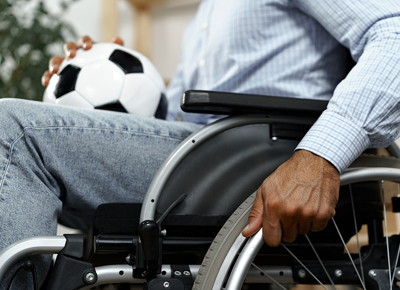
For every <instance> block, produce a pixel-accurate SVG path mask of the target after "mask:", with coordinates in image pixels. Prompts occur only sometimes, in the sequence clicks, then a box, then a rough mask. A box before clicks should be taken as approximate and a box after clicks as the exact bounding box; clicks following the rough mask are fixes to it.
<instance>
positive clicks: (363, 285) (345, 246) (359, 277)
mask: <svg viewBox="0 0 400 290" xmlns="http://www.w3.org/2000/svg"><path fill="white" fill-rule="evenodd" d="M332 222H333V224H334V226H335V228H336V231H337V233H338V235H339V237H340V239H341V241H342V244H343V246H344V248H345V250H346V252H347V255H348V256H349V259H350V261H351V263H352V264H353V267H354V270H355V271H356V274H357V276H358V279H359V280H360V283H361V285H362V287H363V289H364V290H366V288H365V283H364V281H363V280H362V279H361V276H360V273H359V272H358V269H357V267H356V264H355V263H354V260H353V258H352V257H351V255H350V252H349V248H348V247H347V245H346V243H345V242H344V239H343V236H342V234H341V233H340V230H339V227H338V226H337V224H336V222H335V219H334V218H332Z"/></svg>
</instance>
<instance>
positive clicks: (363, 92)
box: [167, 0, 400, 171]
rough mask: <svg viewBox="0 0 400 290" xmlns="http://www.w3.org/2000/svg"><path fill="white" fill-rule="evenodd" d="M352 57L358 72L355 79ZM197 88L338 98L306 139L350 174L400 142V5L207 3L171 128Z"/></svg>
mask: <svg viewBox="0 0 400 290" xmlns="http://www.w3.org/2000/svg"><path fill="white" fill-rule="evenodd" d="M347 50H350V52H351V55H352V57H353V59H354V60H355V61H356V62H357V65H356V66H355V67H354V68H353V69H352V70H351V71H350V73H349V74H347V73H348V69H347V64H346V61H345V59H346V55H347ZM188 89H205V90H216V91H232V92H241V93H253V94H266V95H274V96H283V97H284V96H288V97H298V98H314V99H323V100H328V99H330V102H329V105H328V108H327V110H326V111H325V112H324V113H323V114H322V115H321V117H320V118H319V120H318V121H317V122H316V123H315V125H314V126H313V127H312V128H311V130H310V131H309V132H308V133H307V135H306V136H305V137H304V138H303V140H302V141H301V142H300V144H299V145H298V147H297V148H298V149H306V150H309V151H311V152H314V153H316V154H318V155H320V156H322V157H324V158H325V159H327V160H329V161H330V162H331V163H332V164H333V165H334V166H335V167H336V168H337V169H338V170H339V171H342V170H343V169H345V168H346V167H347V166H349V165H350V164H351V162H352V161H353V160H354V159H355V158H357V156H358V155H359V154H361V153H362V152H363V151H364V150H365V149H366V148H368V147H379V146H386V145H388V144H390V143H391V142H393V141H394V140H395V139H396V138H397V137H398V135H399V122H400V116H399V113H400V104H399V100H400V2H399V0H352V1H348V0H335V1H332V0H203V1H202V2H201V4H200V6H199V9H198V13H197V14H196V16H195V18H194V19H193V21H192V22H191V23H190V25H189V27H188V28H187V30H186V32H185V35H184V38H183V43H182V55H181V64H180V65H179V68H178V71H177V74H176V76H175V78H174V79H173V81H172V82H171V85H170V87H169V89H168V92H167V95H168V98H169V102H170V110H169V116H168V118H169V119H175V120H184V121H190V122H196V123H200V124H206V123H209V122H211V121H212V120H214V119H215V118H216V117H215V116H212V115H199V114H186V113H183V112H182V111H181V110H180V108H179V101H180V98H181V96H182V93H183V92H184V91H185V90H188Z"/></svg>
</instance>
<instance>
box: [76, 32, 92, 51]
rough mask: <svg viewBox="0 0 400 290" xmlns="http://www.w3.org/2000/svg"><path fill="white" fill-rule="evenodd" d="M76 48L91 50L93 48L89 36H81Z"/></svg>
mask: <svg viewBox="0 0 400 290" xmlns="http://www.w3.org/2000/svg"><path fill="white" fill-rule="evenodd" d="M78 46H79V47H82V48H83V49H84V50H88V49H91V48H92V46H93V40H92V39H91V38H90V36H87V35H85V36H82V37H81V38H79V40H78Z"/></svg>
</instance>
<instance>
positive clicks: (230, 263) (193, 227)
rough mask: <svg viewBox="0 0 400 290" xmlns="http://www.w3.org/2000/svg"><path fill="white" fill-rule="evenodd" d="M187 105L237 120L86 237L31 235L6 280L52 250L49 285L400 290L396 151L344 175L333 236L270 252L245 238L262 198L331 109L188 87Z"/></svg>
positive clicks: (4, 265)
mask: <svg viewBox="0 0 400 290" xmlns="http://www.w3.org/2000/svg"><path fill="white" fill-rule="evenodd" d="M181 105H182V108H183V110H185V111H190V112H202V113H212V114H221V115H229V117H226V118H222V119H220V120H219V121H216V122H214V123H212V124H210V125H208V126H206V127H205V128H204V129H202V130H200V131H199V132H197V133H194V134H193V135H191V136H189V137H188V138H187V139H186V140H185V141H184V142H183V143H182V144H181V145H180V146H179V147H178V148H176V149H175V151H174V152H172V153H171V155H170V156H169V158H168V159H167V160H166V161H165V162H164V164H163V165H162V167H161V168H160V169H159V171H158V173H157V174H156V176H155V178H154V179H153V182H152V184H151V185H150V187H149V189H148V192H147V194H146V196H145V198H144V201H143V203H142V204H104V205H100V206H99V208H98V209H97V212H96V217H95V219H94V221H93V226H92V228H91V230H90V231H89V232H87V233H83V234H69V235H64V236H54V237H34V238H28V239H26V240H23V241H20V242H18V243H15V244H13V245H11V246H10V247H8V248H6V249H5V250H3V251H2V252H0V279H1V277H2V276H3V275H4V273H5V271H6V270H7V269H8V268H9V267H10V266H11V265H13V264H14V263H15V262H16V261H18V260H20V259H22V258H27V259H29V256H30V255H33V254H53V255H56V258H55V262H54V265H53V266H52V269H51V271H50V272H49V274H48V277H47V279H46V282H45V284H44V285H41V286H40V289H61V290H63V289H65V290H67V289H68V290H70V289H101V287H102V286H101V285H115V286H114V288H116V289H149V290H158V289H162V290H165V289H167V290H168V289H173V290H188V289H197V290H199V289H202V290H211V289H310V288H296V287H301V286H299V285H308V286H305V287H309V286H310V285H317V286H319V287H320V288H321V287H322V288H324V289H343V288H336V287H340V286H338V285H352V286H349V287H359V288H361V289H379V290H387V289H400V287H399V285H400V282H399V281H400V261H399V256H400V235H399V234H398V231H395V232H394V233H389V230H388V222H387V219H388V218H387V216H388V215H389V214H390V213H391V212H394V213H396V212H399V211H400V197H399V196H398V191H399V190H398V189H399V188H398V186H397V184H396V183H392V182H400V160H398V159H397V157H400V150H399V149H398V148H397V146H396V145H391V146H389V147H388V148H385V149H381V151H380V152H379V154H384V155H386V156H378V155H376V152H374V154H366V155H362V156H361V157H360V158H359V159H357V160H356V161H355V162H354V163H353V164H352V165H351V166H350V168H349V169H348V170H346V172H345V173H344V174H343V175H342V176H341V193H340V200H339V203H338V205H337V208H336V216H335V217H334V218H332V220H331V222H330V223H329V224H328V226H327V227H326V229H325V230H323V231H321V232H318V233H309V234H307V235H303V236H299V237H298V238H297V240H296V241H295V242H293V243H282V244H281V245H280V246H279V247H276V248H271V247H268V246H267V245H265V244H264V243H263V240H262V234H261V232H258V233H257V234H256V235H255V236H253V237H252V238H250V239H247V238H244V237H243V236H242V235H241V231H242V230H243V228H244V226H245V225H246V222H247V216H248V213H249V211H250V209H251V205H252V201H253V199H254V193H253V192H254V191H255V190H256V189H257V188H258V186H259V185H260V184H261V182H262V181H263V179H264V178H265V177H266V176H267V175H268V174H269V173H271V172H272V171H273V170H274V169H275V168H276V167H278V166H279V165H280V164H281V163H283V162H284V161H285V160H287V159H288V158H289V157H290V155H291V154H292V152H293V150H294V149H295V147H296V145H297V143H298V142H299V140H300V139H301V138H302V137H303V136H304V134H305V133H306V132H307V130H308V129H309V128H310V127H311V126H312V124H313V123H314V122H315V121H316V119H317V118H318V116H319V115H320V114H321V112H322V111H323V110H324V109H325V108H326V106H327V102H326V101H318V100H305V99H295V98H279V97H271V96H259V95H242V94H237V93H224V92H210V91H188V92H186V93H185V94H184V96H183V98H182V104H181ZM384 181H385V182H384ZM387 181H389V182H387ZM387 185H389V186H387ZM388 187H389V189H387V188H388ZM288 202H290V201H288ZM365 228H366V229H367V230H366V233H365V234H364V235H363V237H366V239H364V240H365V241H364V240H362V238H361V232H362V231H365ZM354 239H355V240H356V243H355V247H354V248H355V249H353V250H351V249H349V241H350V240H353V241H354ZM353 244H354V243H353ZM27 271H29V269H28V270H27ZM32 272H33V273H32V275H35V273H34V271H32ZM359 288H345V289H359ZM34 289H39V285H35V287H34Z"/></svg>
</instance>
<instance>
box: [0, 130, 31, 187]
mask: <svg viewBox="0 0 400 290" xmlns="http://www.w3.org/2000/svg"><path fill="white" fill-rule="evenodd" d="M24 135H25V130H23V131H22V133H20V134H19V135H18V137H17V138H16V139H15V140H14V141H12V142H11V143H10V149H9V150H8V154H9V156H8V160H7V163H6V166H5V167H4V174H3V176H2V178H1V182H0V194H1V192H3V188H4V183H5V180H6V176H7V173H8V169H9V168H10V164H11V160H12V155H13V151H14V146H15V144H16V143H17V142H18V141H19V140H21V138H22V137H23V136H24Z"/></svg>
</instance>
